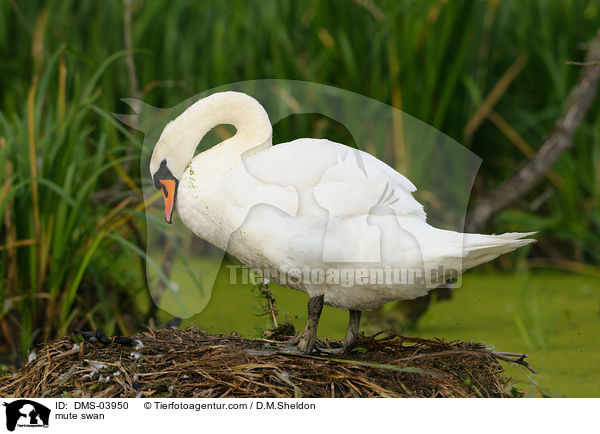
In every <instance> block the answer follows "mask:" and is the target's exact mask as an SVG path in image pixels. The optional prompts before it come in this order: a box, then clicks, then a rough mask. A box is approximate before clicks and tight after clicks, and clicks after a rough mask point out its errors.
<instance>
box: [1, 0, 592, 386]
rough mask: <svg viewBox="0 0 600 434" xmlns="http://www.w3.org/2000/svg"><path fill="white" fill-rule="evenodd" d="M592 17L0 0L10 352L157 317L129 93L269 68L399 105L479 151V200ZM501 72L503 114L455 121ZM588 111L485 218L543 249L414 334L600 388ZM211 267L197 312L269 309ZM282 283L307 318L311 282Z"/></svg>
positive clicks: (486, 9) (554, 103) (503, 8)
mask: <svg viewBox="0 0 600 434" xmlns="http://www.w3.org/2000/svg"><path fill="white" fill-rule="evenodd" d="M125 5H129V6H128V8H129V12H130V18H131V26H130V27H131V32H130V36H131V46H132V47H133V50H134V51H133V53H134V54H133V59H134V61H135V66H136V77H135V78H136V79H135V80H132V77H131V75H130V70H129V69H128V65H127V59H128V52H127V51H126V50H125V47H126V42H125V40H126V39H127V38H126V33H124V28H125V27H126V26H125V25H124V24H125V23H126V22H127V18H126V17H127V16H128V14H127V13H126V9H127V7H126V6H125ZM599 25H600V2H599V1H590V0H562V1H552V2H551V1H545V0H531V1H527V2H523V1H519V0H505V1H498V0H489V1H478V2H473V1H470V0H453V1H443V0H403V1H377V0H356V1H351V0H345V1H342V0H335V1H326V2H325V1H317V0H308V1H303V2H297V1H261V2H246V1H226V2H209V1H192V0H179V1H170V2H166V1H148V0H133V1H126V2H123V1H119V0H108V1H104V2H95V1H75V0H70V1H69V0H51V1H46V2H41V1H35V0H20V1H15V0H0V221H1V222H2V223H1V224H2V226H1V229H0V277H1V278H0V353H2V358H3V360H5V362H6V363H7V364H9V365H10V364H11V363H13V362H14V360H15V359H14V356H15V355H22V354H24V353H25V352H26V351H27V348H29V347H30V345H32V344H35V343H37V342H40V341H43V340H44V339H47V338H52V337H54V336H57V335H61V334H64V333H66V332H69V331H70V330H72V329H73V328H95V327H102V328H103V329H104V330H105V331H106V332H107V333H118V334H130V333H132V332H134V331H135V330H139V329H140V328H141V327H143V326H144V325H145V324H148V322H149V321H150V320H151V319H152V320H156V321H159V320H164V319H165V316H164V315H162V314H161V313H160V312H156V311H155V309H153V307H152V306H153V305H152V303H151V302H150V299H149V295H148V291H147V288H146V287H145V281H144V278H143V271H144V269H145V264H144V262H143V258H144V249H145V245H144V242H145V240H144V238H145V236H144V234H145V232H146V231H145V220H144V214H143V203H142V198H141V194H140V179H139V178H140V174H139V167H138V166H139V164H138V162H139V155H140V152H141V140H142V137H141V136H140V135H139V134H137V133H135V132H133V131H131V130H129V129H127V128H126V127H125V126H123V125H121V124H119V123H118V122H117V121H116V120H115V119H114V118H113V117H112V115H111V113H128V112H130V108H129V107H128V106H127V105H126V104H125V103H122V102H120V98H122V97H131V96H138V97H140V98H142V99H143V100H144V101H145V102H147V103H149V104H152V105H155V106H158V107H170V106H173V105H175V104H177V103H179V102H181V101H183V100H185V99H186V98H189V97H190V96H193V95H195V94H196V93H198V92H200V91H203V90H206V89H210V88H213V87H216V86H219V85H223V84H227V83H231V82H236V81H240V80H249V79H260V78H285V79H297V80H307V81H314V82H318V83H324V84H328V85H333V86H337V87H341V88H344V89H348V90H351V91H354V92H357V93H360V94H364V95H367V96H369V97H371V98H375V99H378V100H381V101H383V102H385V103H388V104H391V105H394V106H396V107H398V108H401V109H402V110H404V111H406V112H407V113H409V114H411V115H413V116H415V117H417V118H419V119H421V120H423V121H425V122H427V123H429V124H431V125H433V126H434V127H436V128H438V129H439V130H441V131H442V132H444V133H445V134H447V135H449V136H451V137H453V138H454V139H456V140H457V141H459V142H460V143H463V144H464V145H465V146H467V147H469V148H470V149H471V150H472V151H473V152H475V153H477V154H478V155H479V156H480V157H482V158H483V165H482V167H481V170H480V172H479V174H478V177H477V179H476V182H475V185H474V189H473V198H477V197H480V196H483V195H485V193H486V191H488V190H489V189H490V188H492V187H493V186H495V185H497V184H498V183H500V182H501V181H502V180H504V179H506V177H507V176H508V175H509V174H510V173H511V172H512V171H513V170H515V168H516V167H518V166H519V165H520V164H521V163H522V162H523V161H525V160H526V159H527V158H529V157H530V156H531V154H532V152H535V150H536V149H537V148H538V147H539V146H540V143H541V142H542V140H543V138H544V137H545V136H546V135H547V134H548V133H549V132H550V131H551V128H552V125H553V122H554V120H555V119H556V117H557V116H559V115H560V113H561V109H562V107H563V105H564V103H565V101H566V98H567V95H568V92H569V89H570V87H571V86H572V85H573V84H574V83H575V81H576V80H577V77H578V74H579V71H580V67H579V66H576V65H572V64H568V63H567V61H581V60H582V59H583V57H584V54H585V44H586V42H587V41H589V40H590V39H591V38H592V37H593V36H594V34H595V32H596V31H597V29H598V27H599ZM511 66H512V68H513V70H515V69H516V70H518V73H517V74H516V75H515V77H514V79H513V80H512V82H511V83H510V85H509V86H508V87H507V88H506V89H505V90H503V91H502V93H501V95H500V99H499V100H498V103H497V104H496V106H495V107H494V115H493V116H491V117H489V118H488V119H486V120H484V121H483V122H482V123H481V125H480V126H479V127H478V128H477V129H476V130H474V131H472V132H471V131H469V130H468V129H467V130H466V129H465V127H466V125H467V124H468V122H469V120H470V119H471V118H472V116H473V115H474V114H475V113H477V110H478V107H480V105H481V103H482V102H483V101H484V99H485V98H486V97H487V96H488V95H489V94H490V92H491V90H492V89H493V88H494V87H495V86H496V85H497V84H498V83H499V82H502V80H505V79H506V74H507V71H509V70H510V69H511ZM503 77H504V78H503ZM136 82H137V84H136ZM597 107H598V104H597V103H594V105H593V107H592V109H591V110H590V113H588V116H587V117H586V119H585V121H584V122H583V123H582V125H581V127H580V128H579V130H578V132H577V134H576V137H575V144H574V147H573V149H572V150H570V151H569V152H568V153H566V154H565V155H563V156H562V157H561V158H560V160H559V161H558V162H557V163H556V165H555V167H554V169H553V172H552V173H551V174H550V175H549V176H548V178H547V180H545V181H544V182H542V183H541V184H540V185H539V186H538V187H537V188H536V189H535V190H534V191H532V192H531V193H530V194H529V195H528V196H527V197H525V198H523V200H522V201H521V202H519V203H517V204H515V205H514V206H513V207H512V208H511V209H508V210H506V211H504V212H503V213H501V214H500V215H499V216H497V217H496V218H495V219H494V221H493V222H491V223H490V226H489V227H488V228H487V230H488V231H489V232H490V233H493V232H502V231H513V230H517V231H518V230H520V231H526V230H527V231H529V230H538V231H540V233H539V235H538V239H539V242H538V244H537V245H536V246H535V247H534V248H533V249H531V250H528V251H526V252H523V253H518V254H514V255H509V256H506V257H504V258H501V259H500V260H498V261H496V262H495V263H494V264H490V265H487V266H484V267H481V268H480V269H479V271H477V272H475V273H469V274H467V275H466V276H465V278H464V283H463V287H462V288H461V289H459V290H457V291H455V293H456V294H455V297H454V299H453V300H452V301H451V302H450V303H443V304H442V303H440V304H436V305H434V306H433V308H432V309H430V310H429V312H428V313H427V314H426V316H425V318H424V319H423V321H422V322H421V324H420V329H419V330H417V331H416V332H415V333H419V334H422V335H426V336H438V337H445V338H452V339H459V338H460V339H463V340H466V339H474V340H477V341H484V342H487V343H488V344H491V345H494V346H495V347H496V348H498V349H499V350H504V351H521V350H523V351H531V354H532V357H531V358H532V363H533V364H534V365H535V366H536V367H537V368H538V369H539V370H540V371H541V373H540V375H538V376H537V377H536V379H535V381H537V382H539V384H540V385H541V386H540V387H538V386H536V385H532V384H529V385H527V387H528V390H530V391H531V392H532V393H536V394H553V393H566V394H567V395H568V396H598V395H600V386H599V384H600V378H599V375H598V369H597V366H598V362H599V361H600V360H598V358H599V351H598V350H599V349H598V342H599V341H600V339H598V338H599V336H598V329H599V328H598V325H599V323H600V316H599V310H600V288H599V284H598V277H600V269H599V268H598V266H597V264H598V262H599V261H600V249H599V248H598V246H600V230H599V229H600V212H599V210H600V170H599V169H600V116H599V111H598V108H597ZM315 134H318V135H319V136H320V137H328V138H332V139H334V140H336V139H338V138H339V137H343V136H344V132H343V131H341V130H340V127H339V126H338V125H334V124H333V123H328V122H327V121H326V120H323V119H319V118H314V117H313V118H310V117H307V118H304V119H295V120H289V121H286V122H281V123H280V124H279V125H277V126H276V127H275V136H276V137H277V138H281V139H282V140H285V139H288V138H295V137H305V136H312V135H315ZM391 158H392V159H393V158H394V156H391ZM540 265H545V266H546V268H550V269H552V271H540V270H539V266H540ZM534 267H538V268H535V270H534V271H532V272H530V271H528V270H529V269H531V268H534ZM219 282H220V283H219V284H218V285H217V287H216V289H215V291H214V294H213V295H214V297H213V300H212V301H211V304H210V305H209V307H208V308H207V310H206V311H205V312H203V313H202V314H201V315H200V316H199V317H198V318H195V319H194V320H195V321H200V325H201V326H202V327H206V328H209V329H211V328H214V329H215V330H218V331H223V332H225V331H230V329H231V328H233V327H235V328H237V329H239V331H240V332H243V333H247V334H253V333H256V332H255V331H254V327H255V326H256V327H262V328H265V327H266V326H267V325H268V324H267V321H266V319H265V318H264V317H254V316H253V314H254V312H253V311H252V310H251V309H249V306H253V305H255V304H256V300H255V299H253V298H252V293H251V292H250V287H243V286H235V287H229V286H228V285H227V284H226V282H225V283H223V282H222V280H220V281H219ZM227 291H231V293H228V292H227ZM275 295H276V297H277V300H278V302H279V306H280V307H282V308H284V309H285V313H287V314H288V315H289V316H290V317H291V318H294V317H296V316H298V319H297V320H296V323H297V325H301V322H302V319H303V316H304V303H305V299H304V298H303V295H302V294H299V293H298V294H297V293H295V292H291V291H286V290H278V289H275ZM232 300H235V303H233V302H232ZM232 314H233V315H234V316H233V317H232ZM243 314H245V315H246V316H245V317H244V316H243ZM282 314H283V313H282ZM229 318H231V319H229ZM233 318H238V321H236V322H235V323H234V322H233ZM457 318H458V320H457ZM229 321H231V322H229ZM345 323H346V318H345V315H344V313H343V312H337V311H329V310H328V311H327V312H326V313H325V315H324V322H323V325H322V327H321V328H320V333H321V334H322V335H324V336H332V337H336V336H340V335H341V333H342V329H343V328H344V327H345ZM236 324H237V325H236ZM240 324H242V326H240ZM243 324H246V328H242V327H243ZM517 374H518V373H517ZM519 375H521V374H519ZM520 378H523V379H524V380H527V381H529V382H530V383H531V381H532V380H528V379H527V378H526V377H524V376H522V375H521V377H520Z"/></svg>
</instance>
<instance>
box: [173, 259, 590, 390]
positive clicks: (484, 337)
mask: <svg viewBox="0 0 600 434" xmlns="http://www.w3.org/2000/svg"><path fill="white" fill-rule="evenodd" d="M195 265H196V264H195ZM198 265H200V264H198ZM171 277H172V278H173V279H174V280H176V281H178V283H179V285H180V286H181V285H186V284H188V283H187V282H186V278H185V275H184V274H178V273H177V272H176V271H175V270H174V274H173V275H172V276H171ZM271 289H272V291H273V294H274V296H275V298H276V300H277V306H278V308H279V309H280V313H279V319H280V321H281V320H283V319H285V318H286V316H287V318H289V319H291V320H292V322H293V323H294V325H295V326H296V328H297V329H298V328H303V327H304V321H305V320H306V303H307V300H308V296H307V295H305V294H303V293H300V292H298V291H293V290H289V289H287V288H280V287H278V286H276V285H271ZM184 302H186V303H192V304H193V300H185V299H184ZM258 302H259V300H257V299H256V298H255V292H253V291H252V285H250V284H246V285H243V284H236V285H230V284H229V270H228V269H225V268H222V269H221V271H220V272H219V275H218V277H217V281H216V284H215V287H214V289H213V293H212V297H211V300H210V302H209V304H208V306H207V307H206V308H205V309H204V311H203V312H201V313H200V314H198V315H195V316H194V317H192V318H190V319H189V320H185V321H184V323H183V326H191V325H194V324H195V325H197V326H199V327H201V328H203V329H205V330H207V331H208V332H213V333H230V332H231V331H233V330H235V331H236V332H237V333H240V334H242V335H244V336H249V337H252V336H258V335H259V330H261V329H265V328H268V327H269V323H268V320H267V318H266V317H264V316H257V310H256V308H257V306H258ZM392 307H393V304H388V305H386V309H389V308H392ZM347 316H348V314H347V312H345V311H341V310H338V309H334V308H330V307H327V306H325V308H324V310H323V315H322V317H321V322H320V324H319V336H320V337H328V338H335V339H341V338H343V336H344V334H345V331H346V326H347V321H348V317H347ZM411 335H416V336H421V337H424V338H432V337H438V338H443V339H446V340H457V339H458V340H462V341H469V340H473V341H477V342H484V343H486V344H488V345H490V346H493V347H494V349H495V350H496V351H507V352H525V353H527V354H529V359H528V360H529V362H530V363H531V364H532V365H533V366H534V367H535V368H536V369H537V371H538V374H537V375H532V374H530V373H529V372H528V371H526V370H522V369H520V368H517V367H512V366H507V365H506V364H505V366H506V369H507V373H508V374H509V375H510V376H511V377H513V378H514V379H515V380H516V381H518V387H519V388H520V389H522V390H524V391H526V392H527V393H528V394H529V395H530V396H568V397H600V279H599V278H597V277H587V276H580V275H575V274H568V273H559V272H550V271H548V272H533V273H531V274H530V275H529V276H528V277H527V278H524V277H523V276H519V275H516V274H490V273H483V272H481V271H475V272H470V273H467V274H466V275H465V276H464V277H463V281H462V286H461V287H460V288H457V289H455V291H454V297H453V298H452V300H450V301H449V302H440V303H434V304H433V305H432V306H431V308H430V309H429V311H428V312H427V313H426V314H425V316H424V317H423V318H422V320H421V322H420V324H419V328H418V330H416V331H415V332H412V333H411Z"/></svg>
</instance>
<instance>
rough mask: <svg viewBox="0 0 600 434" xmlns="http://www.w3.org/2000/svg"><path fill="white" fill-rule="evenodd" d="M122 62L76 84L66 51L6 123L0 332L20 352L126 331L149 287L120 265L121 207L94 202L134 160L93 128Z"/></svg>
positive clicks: (121, 195)
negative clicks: (83, 331) (78, 334)
mask: <svg viewBox="0 0 600 434" xmlns="http://www.w3.org/2000/svg"><path fill="white" fill-rule="evenodd" d="M117 58H118V56H114V57H113V58H112V59H111V58H109V59H107V60H106V62H105V63H104V64H103V65H101V66H100V67H99V68H98V69H97V70H96V71H95V73H94V75H92V77H91V78H90V79H89V80H88V81H87V82H85V83H78V82H77V79H76V78H75V77H73V78H71V76H69V73H68V69H67V68H66V66H65V61H64V50H63V49H60V50H58V51H57V52H56V53H54V54H53V55H52V56H51V57H50V58H49V59H48V62H47V65H46V67H45V69H44V72H43V74H42V75H40V76H39V78H38V76H37V75H34V77H33V79H32V82H31V85H30V88H29V90H28V94H27V99H26V100H25V101H24V103H23V108H22V112H21V113H1V114H0V125H2V139H1V149H0V167H3V169H4V171H3V173H4V176H3V177H2V178H3V184H4V185H3V189H2V193H1V194H0V216H2V220H3V226H2V232H3V241H2V243H1V244H0V273H1V274H2V276H4V277H5V278H4V279H2V281H0V306H2V307H3V309H2V310H1V311H0V325H2V327H1V329H2V330H3V334H4V338H6V339H7V341H8V342H11V343H12V344H13V345H14V346H15V347H20V348H21V350H22V351H25V350H27V348H29V346H30V345H31V344H32V343H33V341H34V340H35V339H36V338H37V337H40V338H43V339H46V338H48V337H50V336H53V335H54V334H55V333H58V334H62V333H64V332H65V331H66V329H67V328H70V327H76V326H82V324H87V325H89V326H96V325H103V326H104V327H105V328H107V330H109V332H112V331H113V330H114V329H115V328H116V326H118V328H119V329H120V331H121V332H127V331H128V330H127V326H126V321H125V320H124V319H123V315H122V314H123V311H122V310H121V309H123V308H125V307H127V305H128V304H131V301H132V298H133V297H134V296H135V295H136V291H140V290H141V289H143V288H144V284H143V280H140V273H141V270H140V269H139V268H138V273H137V274H134V273H132V272H131V271H127V268H126V267H127V263H125V262H123V263H122V264H121V260H122V258H123V257H124V256H125V255H124V254H123V253H122V252H121V249H120V246H119V244H118V243H117V244H116V243H115V242H114V234H112V233H111V231H113V232H118V231H119V227H115V226H114V218H112V217H111V209H112V208H115V206H114V205H111V202H110V201H107V202H106V204H105V205H102V204H100V203H99V202H98V200H97V199H95V198H94V193H95V192H98V191H99V190H101V189H102V188H103V187H104V186H110V183H108V184H107V183H106V182H103V179H104V178H107V177H110V175H112V176H114V175H115V173H117V171H116V170H115V169H116V168H118V167H120V165H121V164H123V163H124V162H125V161H126V160H127V159H132V158H135V157H124V156H123V155H125V152H124V149H125V148H124V147H123V146H114V145H113V146H111V145H109V140H108V135H107V133H106V132H105V131H102V130H100V131H97V130H95V128H94V126H93V123H95V122H94V121H90V119H95V118H96V117H97V115H98V112H101V111H102V109H101V108H99V107H98V106H97V105H96V103H97V101H98V97H99V94H100V90H99V89H98V88H97V80H98V78H99V77H100V76H101V74H102V72H103V70H104V69H105V68H106V67H107V66H108V65H109V64H110V63H111V62H113V61H114V60H116V59H117ZM53 82H58V83H57V85H54V86H53V85H52V84H53ZM67 88H68V89H69V91H67ZM115 155H116V157H114V156H115ZM109 156H113V157H112V158H109ZM114 195H115V197H114V199H113V201H114V202H116V203H118V202H119V201H120V202H121V203H123V202H131V195H132V193H131V192H119V191H118V190H115V191H114ZM136 200H137V201H139V198H137V199H136ZM117 207H118V205H117ZM114 215H115V214H112V216H113V217H114ZM111 236H112V237H111ZM126 259H129V260H130V259H131V258H128V257H126ZM112 290H114V292H115V293H114V294H112V293H111V292H112ZM116 306H117V307H119V309H117V310H115V309H114V308H115V307H116ZM17 338H18V339H17Z"/></svg>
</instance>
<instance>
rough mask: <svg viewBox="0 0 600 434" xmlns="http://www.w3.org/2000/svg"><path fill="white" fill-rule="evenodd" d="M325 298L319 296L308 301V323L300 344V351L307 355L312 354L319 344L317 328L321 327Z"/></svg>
mask: <svg viewBox="0 0 600 434" xmlns="http://www.w3.org/2000/svg"><path fill="white" fill-rule="evenodd" d="M323 298H324V296H323V295H317V296H316V297H311V298H310V300H308V320H307V321H306V328H305V329H304V333H303V334H302V339H300V342H299V343H298V349H299V350H300V351H302V352H303V353H305V354H310V353H311V352H312V350H313V349H314V348H315V343H316V342H317V326H318V325H319V318H320V317H321V312H322V311H323Z"/></svg>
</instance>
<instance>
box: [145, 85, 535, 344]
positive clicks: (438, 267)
mask: <svg viewBox="0 0 600 434" xmlns="http://www.w3.org/2000/svg"><path fill="white" fill-rule="evenodd" d="M220 124H231V125H233V126H235V128H236V129H237V132H236V134H235V135H234V136H233V137H231V138H229V139H227V140H225V141H223V142H221V143H219V144H218V145H216V146H214V147H212V148H210V149H208V150H206V151H204V152H202V153H200V154H198V155H197V156H196V157H194V152H195V149H196V147H197V145H198V143H199V142H200V141H201V139H202V138H203V137H204V135H205V134H206V133H207V132H208V131H209V130H210V129H211V128H213V127H215V126H217V125H220ZM271 137H272V128H271V123H270V121H269V117H268V115H267V113H266V111H265V110H264V108H263V107H262V106H261V105H260V104H259V103H258V102H257V101H256V100H255V99H254V98H252V97H250V96H248V95H246V94H244V93H238V92H221V93H215V94H212V95H210V96H208V97H206V98H203V99H201V100H199V101H197V102H196V103H194V104H193V105H191V106H190V107H189V108H188V109H187V110H185V111H184V112H183V113H182V114H181V115H180V116H179V117H177V118H176V119H175V120H173V121H171V122H170V123H169V124H167V126H166V127H165V128H164V130H163V132H162V134H161V136H160V138H159V140H158V142H157V143H156V145H155V148H154V151H153V154H152V158H151V161H150V174H151V176H152V178H153V180H154V184H155V187H156V188H157V189H160V190H162V192H163V198H164V206H165V218H166V220H167V222H168V223H171V221H172V216H173V211H174V209H175V208H177V212H178V214H179V216H180V218H181V220H182V221H183V223H184V224H185V225H186V226H187V227H188V228H189V229H190V230H191V231H192V232H194V233H195V234H196V235H197V236H199V237H201V238H203V239H205V240H207V241H209V242H211V243H212V244H214V245H215V246H217V247H219V248H221V249H223V250H226V251H227V252H228V253H229V254H231V255H232V256H234V257H236V258H237V259H238V260H240V261H241V262H242V263H244V264H245V265H247V266H249V267H251V268H252V269H256V270H263V271H262V273H265V272H268V273H270V275H269V276H265V277H268V278H270V279H273V280H274V281H276V282H278V283H279V284H281V285H283V286H286V287H288V288H292V289H297V290H301V291H303V292H305V293H307V294H308V295H309V296H310V299H309V302H308V320H307V324H306V328H305V330H304V333H303V335H302V337H301V339H300V340H299V343H298V347H299V349H300V350H301V351H304V352H307V353H309V352H311V351H312V350H313V348H314V346H315V342H316V336H317V325H318V321H319V317H320V315H321V311H322V308H323V303H325V304H328V305H332V306H335V307H338V308H341V309H345V310H349V311H350V321H349V324H348V331H347V333H346V339H345V345H346V347H347V346H350V345H352V344H353V343H354V342H355V341H356V339H357V337H358V328H359V323H360V316H361V312H362V311H366V310H372V309H375V308H377V307H379V306H381V305H382V304H384V303H387V302H389V301H392V300H401V299H412V298H416V297H419V296H422V295H424V294H426V293H427V292H428V291H429V290H430V289H431V288H433V287H435V286H437V285H435V282H433V281H432V280H431V278H430V277H431V276H433V275H434V274H436V275H437V274H438V271H439V273H441V279H442V280H441V281H439V282H437V283H439V284H441V283H443V282H444V281H445V280H446V279H447V278H452V277H456V275H457V274H459V273H462V272H463V271H464V270H466V269H468V268H472V267H474V266H476V265H478V264H481V263H483V262H487V261H491V260H492V259H494V258H496V257H497V256H499V255H501V254H503V253H507V252H510V251H512V250H514V249H516V248H518V247H521V246H524V245H526V244H529V243H531V242H533V241H534V240H533V239H521V238H523V237H525V236H528V235H531V234H533V232H530V233H507V234H503V235H482V234H461V233H458V232H453V231H447V230H442V229H437V228H435V227H433V226H430V225H429V224H427V222H426V215H425V212H424V210H423V206H422V205H421V204H420V203H418V202H417V201H416V200H415V199H414V198H413V196H412V194H411V193H412V192H413V191H415V190H416V188H415V186H414V185H413V184H412V183H411V182H410V181H409V180H408V179H407V178H406V177H404V176H403V175H401V174H400V173H398V172H396V171H395V170H394V169H392V168H391V167H390V166H388V165H387V164H385V163H383V162H382V161H380V160H378V159H377V158H375V157H373V156H372V155H370V154H368V153H365V152H362V151H359V150H356V149H353V148H350V147H348V146H345V145H342V144H339V143H335V142H331V141H329V140H318V139H310V138H305V139H298V140H294V141H292V142H288V143H281V144H279V145H277V146H272V143H271ZM265 270H267V271H265ZM373 270H374V272H372V271H373ZM259 272H260V271H259ZM348 276H350V277H348ZM438 277H440V276H438Z"/></svg>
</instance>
